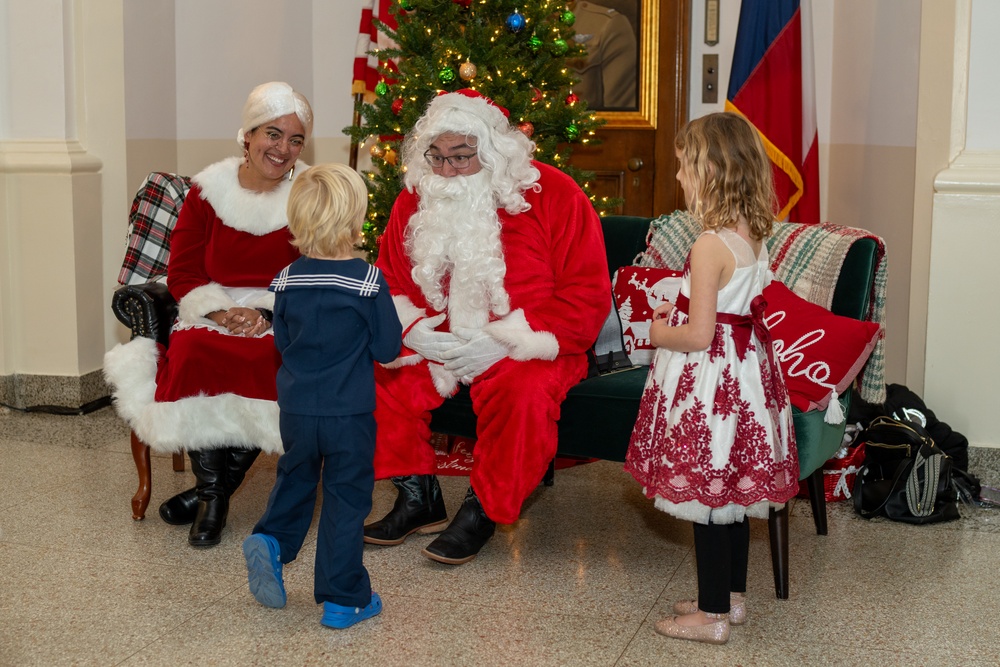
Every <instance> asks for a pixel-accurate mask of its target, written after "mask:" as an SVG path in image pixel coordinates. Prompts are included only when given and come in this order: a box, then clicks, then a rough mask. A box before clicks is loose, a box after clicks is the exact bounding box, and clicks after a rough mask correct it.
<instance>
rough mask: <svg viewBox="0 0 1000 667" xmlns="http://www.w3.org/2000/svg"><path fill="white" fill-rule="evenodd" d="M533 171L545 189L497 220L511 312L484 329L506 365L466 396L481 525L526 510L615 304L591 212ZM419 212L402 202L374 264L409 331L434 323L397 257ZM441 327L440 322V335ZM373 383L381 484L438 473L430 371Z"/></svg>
mask: <svg viewBox="0 0 1000 667" xmlns="http://www.w3.org/2000/svg"><path fill="white" fill-rule="evenodd" d="M534 166H535V167H536V168H537V169H538V170H539V172H540V173H541V176H540V178H539V180H538V184H539V185H540V186H541V188H540V191H538V192H536V191H534V190H533V189H528V190H527V191H526V192H525V193H524V194H525V199H526V201H527V203H528V204H530V206H531V208H530V209H529V210H528V211H526V212H524V213H520V214H517V215H510V214H508V213H507V212H506V211H503V210H500V211H498V214H499V216H500V220H501V224H502V228H501V236H500V238H501V243H502V245H503V252H504V259H505V262H506V267H507V271H506V276H505V280H504V286H505V288H506V290H507V293H508V295H509V297H510V306H511V312H510V313H509V314H507V315H505V316H503V317H492V318H491V320H493V321H491V322H490V324H488V325H486V327H485V330H486V331H487V332H489V333H490V334H491V335H492V336H493V337H494V338H497V339H498V340H500V341H502V342H503V343H504V344H505V345H506V346H507V347H508V348H509V349H510V350H511V355H510V357H508V358H507V359H504V360H503V361H501V362H499V363H497V364H495V365H494V366H493V367H492V368H490V369H489V370H488V371H486V372H485V373H484V374H482V375H480V376H479V377H477V378H476V379H475V381H474V382H473V383H472V385H471V395H472V400H473V407H474V409H475V410H476V414H477V417H478V420H477V421H478V427H477V431H478V433H477V442H476V447H475V451H474V455H473V467H472V474H471V483H472V486H473V488H474V489H475V490H476V493H477V495H478V496H479V498H480V500H481V502H482V504H483V508H484V509H485V510H486V513H487V515H488V516H489V517H490V518H491V519H493V520H494V521H498V522H501V523H511V522H513V521H515V520H517V517H518V515H519V513H520V509H521V505H522V503H523V502H524V499H525V498H526V497H527V496H528V494H530V493H531V491H532V489H534V488H535V486H537V484H538V482H539V481H540V480H541V478H542V475H543V474H544V472H545V469H546V467H547V466H548V463H549V461H550V460H551V459H552V457H553V456H555V453H556V445H557V436H556V421H557V420H558V419H559V406H560V404H561V402H562V400H563V399H564V398H565V396H566V392H567V391H568V390H569V389H570V387H572V386H573V385H574V384H576V383H577V382H579V381H580V380H581V379H583V377H584V376H585V375H586V371H587V359H586V351H587V350H588V349H589V348H590V347H591V346H592V345H593V343H594V341H595V339H596V338H597V334H598V332H599V331H600V328H601V325H602V324H603V322H604V320H605V318H606V317H607V315H608V312H609V308H610V304H611V284H610V279H609V275H608V266H607V259H606V254H605V251H604V238H603V234H602V231H601V224H600V219H599V218H598V216H597V214H596V213H595V211H594V208H593V205H592V204H591V202H590V200H589V199H588V198H587V196H586V195H585V194H584V193H583V191H582V190H581V189H580V188H579V186H578V185H577V184H576V183H575V182H574V181H573V180H572V179H571V178H570V177H569V176H567V175H566V174H564V173H563V172H561V171H559V170H557V169H555V168H554V167H550V166H548V165H545V164H541V163H535V165H534ZM417 205H418V200H417V197H416V195H415V194H413V193H411V192H408V191H404V192H403V193H401V194H400V196H399V198H398V199H397V201H396V203H395V205H394V207H393V210H392V214H391V216H390V219H389V223H388V224H387V226H386V229H385V233H384V234H383V235H382V237H381V241H380V246H379V258H378V262H377V266H378V267H379V268H381V269H382V271H383V273H384V275H385V277H386V280H387V281H388V283H389V287H390V289H391V291H392V294H393V296H394V298H395V300H396V305H397V311H398V312H399V315H400V320H401V322H402V324H403V329H404V331H405V330H406V329H408V328H409V327H410V326H411V325H412V324H413V323H414V322H416V321H418V320H419V319H421V318H424V317H430V316H434V315H436V314H438V313H437V312H436V311H435V310H434V309H433V308H431V307H430V305H429V304H428V302H427V300H426V299H425V297H424V295H423V293H422V292H421V290H420V288H419V287H418V286H417V285H416V284H415V283H414V282H413V280H412V278H411V270H412V265H411V263H410V259H409V257H408V256H407V253H406V250H405V247H404V239H405V233H406V226H407V224H408V222H409V220H410V218H411V217H412V216H413V214H414V213H415V212H416V211H417ZM447 327H448V322H447V321H445V322H444V323H443V324H442V325H441V327H440V328H441V329H447ZM376 380H377V382H378V384H377V390H378V392H377V393H378V399H379V400H378V407H377V408H376V412H375V416H376V419H377V420H378V440H377V445H376V454H375V472H376V476H377V477H379V478H386V477H393V476H400V475H411V474H430V473H433V472H434V469H435V457H434V450H433V448H432V446H431V445H430V426H429V423H430V414H429V412H428V411H429V410H431V409H433V408H434V407H437V405H439V404H440V403H441V402H442V401H443V398H442V397H441V395H440V394H439V392H438V390H437V389H436V388H435V385H434V383H433V382H432V379H431V375H430V371H429V368H428V364H427V362H426V361H420V363H418V364H416V365H404V366H401V367H398V368H377V370H376Z"/></svg>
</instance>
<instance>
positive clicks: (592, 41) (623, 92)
mask: <svg viewBox="0 0 1000 667" xmlns="http://www.w3.org/2000/svg"><path fill="white" fill-rule="evenodd" d="M659 5H660V3H659V0H594V1H593V2H591V1H590V0H585V1H583V2H577V3H576V4H575V5H574V9H573V12H574V14H575V15H576V21H575V23H574V25H573V29H574V30H575V31H576V36H575V39H576V41H577V42H578V43H579V44H581V45H583V46H584V47H585V48H586V49H587V56H586V58H584V59H580V60H577V61H575V62H573V63H571V65H572V66H573V69H574V70H575V71H576V74H577V76H579V77H580V82H579V83H578V84H576V85H575V86H574V87H573V90H574V92H575V93H576V94H577V95H579V96H580V97H581V98H583V99H584V100H586V102H587V106H588V108H590V109H592V110H594V111H595V112H597V114H598V115H599V116H600V117H602V118H604V119H605V120H606V121H607V125H606V127H611V128H614V127H623V128H625V127H630V128H631V127H634V128H640V127H644V128H652V127H655V124H656V93H657V81H658V71H657V70H658V66H659V53H658V52H659V34H658V33H659V31H658V28H659V10H660V8H659Z"/></svg>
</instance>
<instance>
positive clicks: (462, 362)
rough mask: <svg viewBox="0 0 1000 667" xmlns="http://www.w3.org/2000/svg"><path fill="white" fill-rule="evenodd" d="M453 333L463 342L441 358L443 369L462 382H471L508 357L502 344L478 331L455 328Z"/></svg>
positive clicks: (508, 352) (508, 353) (507, 351)
mask: <svg viewBox="0 0 1000 667" xmlns="http://www.w3.org/2000/svg"><path fill="white" fill-rule="evenodd" d="M454 333H455V335H456V336H458V337H459V340H460V341H462V339H465V340H464V341H463V342H461V344H460V345H459V346H458V347H455V348H453V349H451V350H448V351H447V352H445V353H444V354H442V355H441V356H442V357H443V358H444V367H445V369H447V370H449V371H451V372H452V373H454V375H455V377H457V378H459V379H461V380H462V382H466V383H468V382H471V381H472V380H474V379H475V378H476V377H477V376H479V375H481V374H482V373H484V372H486V370H487V369H489V368H490V366H492V365H493V364H495V363H496V362H498V361H500V360H501V359H503V358H504V357H507V356H509V355H510V351H509V350H508V349H507V347H506V346H505V345H504V344H503V343H501V342H499V341H498V340H497V339H495V338H493V337H492V336H490V335H489V334H488V333H484V332H483V331H482V330H480V329H462V328H457V327H456V328H455V331H454Z"/></svg>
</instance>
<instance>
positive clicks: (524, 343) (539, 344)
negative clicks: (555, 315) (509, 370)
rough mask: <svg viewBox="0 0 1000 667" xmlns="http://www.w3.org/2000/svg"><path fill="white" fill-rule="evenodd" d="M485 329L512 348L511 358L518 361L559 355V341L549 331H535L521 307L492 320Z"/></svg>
mask: <svg viewBox="0 0 1000 667" xmlns="http://www.w3.org/2000/svg"><path fill="white" fill-rule="evenodd" d="M483 331H485V332H486V333H488V334H489V335H491V336H493V337H494V338H496V339H497V340H498V341H500V342H501V343H503V344H505V345H506V346H507V347H509V348H510V358H511V359H514V360H516V361H528V360H529V359H544V360H546V361H552V360H554V359H555V358H556V357H557V356H559V341H558V340H557V339H556V337H555V335H554V334H552V333H550V332H548V331H533V330H532V329H531V325H530V324H528V320H527V319H525V317H524V311H523V310H521V309H520V308H519V309H517V310H515V311H514V312H512V313H511V314H509V315H507V316H506V317H504V318H503V319H501V320H497V321H495V322H490V323H489V324H487V325H486V326H485V327H483Z"/></svg>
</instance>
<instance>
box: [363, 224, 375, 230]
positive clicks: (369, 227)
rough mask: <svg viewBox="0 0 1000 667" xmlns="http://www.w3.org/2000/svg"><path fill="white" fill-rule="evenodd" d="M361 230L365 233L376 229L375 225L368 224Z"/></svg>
mask: <svg viewBox="0 0 1000 667" xmlns="http://www.w3.org/2000/svg"><path fill="white" fill-rule="evenodd" d="M361 228H362V229H363V230H365V232H372V231H374V229H375V224H374V223H371V222H366V223H365V224H363V225H361Z"/></svg>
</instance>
